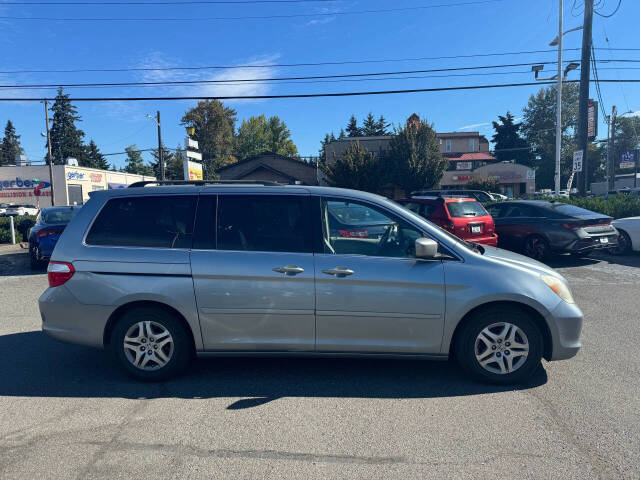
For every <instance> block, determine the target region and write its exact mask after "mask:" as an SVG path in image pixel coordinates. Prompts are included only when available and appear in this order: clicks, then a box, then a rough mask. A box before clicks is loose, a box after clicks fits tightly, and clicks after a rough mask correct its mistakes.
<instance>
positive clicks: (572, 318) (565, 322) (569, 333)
mask: <svg viewBox="0 0 640 480" xmlns="http://www.w3.org/2000/svg"><path fill="white" fill-rule="evenodd" d="M583 319H584V315H583V314H582V311H581V310H580V308H578V306H577V305H575V304H569V303H567V302H564V301H562V302H560V303H559V304H558V306H557V307H556V308H555V309H553V311H552V312H551V314H550V315H549V317H548V318H547V322H548V324H549V327H550V330H551V337H552V339H551V340H552V345H553V346H552V349H551V358H550V359H549V360H566V359H567V358H571V357H574V356H575V355H576V354H577V353H578V350H580V347H581V346H582V344H581V343H580V334H581V333H582V322H583Z"/></svg>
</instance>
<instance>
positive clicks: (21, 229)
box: [0, 215, 36, 243]
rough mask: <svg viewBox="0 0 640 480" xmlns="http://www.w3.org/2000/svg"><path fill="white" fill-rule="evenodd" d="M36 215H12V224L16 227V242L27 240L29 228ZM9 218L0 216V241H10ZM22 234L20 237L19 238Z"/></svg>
mask: <svg viewBox="0 0 640 480" xmlns="http://www.w3.org/2000/svg"><path fill="white" fill-rule="evenodd" d="M35 220H36V217H34V216H32V215H20V216H18V217H13V226H14V228H15V229H16V242H21V241H22V242H26V241H27V240H28V236H27V235H28V234H29V229H30V228H31V226H32V225H33V224H34V222H35ZM10 222H11V220H10V219H9V217H0V243H11V226H10ZM21 236H22V239H21V238H20V237H21Z"/></svg>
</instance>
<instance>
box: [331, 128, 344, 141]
mask: <svg viewBox="0 0 640 480" xmlns="http://www.w3.org/2000/svg"><path fill="white" fill-rule="evenodd" d="M331 135H332V136H333V132H331ZM344 137H346V135H345V134H344V128H341V129H340V134H339V135H338V140H343V139H344Z"/></svg>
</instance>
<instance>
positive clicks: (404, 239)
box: [39, 182, 582, 383]
mask: <svg viewBox="0 0 640 480" xmlns="http://www.w3.org/2000/svg"><path fill="white" fill-rule="evenodd" d="M48 276H49V284H50V288H48V289H47V290H46V291H45V292H44V293H43V294H42V296H41V297H40V300H39V302H40V312H41V314H42V328H43V330H44V331H45V332H46V333H48V334H49V335H51V336H52V337H55V338H57V339H60V340H64V341H68V342H73V343H78V344H82V345H90V346H94V347H99V348H106V349H107V350H109V351H110V352H111V353H112V354H113V356H114V357H115V358H116V359H117V360H118V362H119V363H120V365H122V367H124V369H125V370H126V371H127V372H128V373H129V374H131V375H133V376H134V377H136V378H139V379H144V380H160V379H166V378H168V377H171V376H173V375H175V374H177V373H179V372H180V371H182V370H184V369H185V368H186V367H187V365H188V364H189V361H190V360H191V359H192V357H193V356H194V355H197V356H223V355H239V354H241V355H274V354H275V355H298V356H300V355H332V356H336V355H345V356H349V355H357V356H363V355H368V356H371V357H385V356H392V357H402V358H430V359H442V360H445V359H447V358H449V357H453V358H455V359H457V361H458V362H459V363H460V365H461V366H462V367H463V368H464V369H465V370H466V371H467V372H469V373H470V374H472V375H473V376H475V377H477V378H480V379H483V380H487V381H491V382H497V383H514V382H520V381H522V380H524V379H526V378H527V377H529V376H531V375H532V374H533V373H534V372H535V371H536V369H537V368H538V367H539V365H540V360H541V358H542V357H544V358H546V359H547V360H561V359H566V358H570V357H573V356H574V355H575V354H576V353H577V351H578V350H579V348H580V331H581V327H582V312H581V311H580V309H579V308H578V307H577V306H576V305H575V304H574V301H573V298H572V297H571V293H570V291H569V288H568V287H567V282H566V281H565V279H564V278H563V277H562V276H561V275H559V274H558V273H556V272H555V271H554V270H552V269H551V268H549V267H547V266H545V265H543V264H541V263H538V262H535V261H532V260H530V259H528V258H525V257H523V256H520V255H517V254H514V253H511V252H507V251H504V250H500V249H496V248H492V247H486V246H485V247H481V246H479V245H475V244H472V243H466V242H463V241H461V240H459V239H458V238H456V237H454V236H453V235H451V234H449V233H447V232H445V231H443V230H441V229H440V228H438V227H436V226H435V225H433V224H431V223H429V222H428V221H426V220H424V219H423V218H421V217H419V216H417V215H415V214H413V213H412V212H411V211H409V210H406V209H404V208H403V207H401V206H400V205H397V204H396V203H394V202H391V201H389V200H387V199H385V198H383V197H379V196H376V195H372V194H368V193H364V192H357V191H352V190H342V189H336V188H327V187H304V186H294V185H290V186H285V185H261V184H253V185H249V184H242V185H237V184H233V185H227V184H216V183H204V182H200V183H196V184H190V185H179V186H176V185H173V186H140V187H136V188H127V189H119V190H109V191H98V192H93V193H92V196H91V199H90V200H89V202H88V203H87V204H85V205H84V206H83V207H82V210H80V213H79V214H78V215H77V216H76V217H75V219H74V220H73V221H72V222H71V223H70V224H69V226H68V227H67V228H66V229H65V231H64V233H63V234H62V236H61V238H60V240H59V241H58V244H57V246H56V248H55V251H54V252H53V255H52V257H51V262H50V264H49V268H48Z"/></svg>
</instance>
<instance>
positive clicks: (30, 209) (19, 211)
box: [4, 204, 40, 216]
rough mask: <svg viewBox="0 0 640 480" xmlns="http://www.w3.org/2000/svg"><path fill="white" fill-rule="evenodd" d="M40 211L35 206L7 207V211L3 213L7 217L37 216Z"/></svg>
mask: <svg viewBox="0 0 640 480" xmlns="http://www.w3.org/2000/svg"><path fill="white" fill-rule="evenodd" d="M39 211H40V209H39V208H38V207H36V206H35V205H27V204H20V205H9V206H8V207H7V210H6V211H5V213H4V214H5V215H7V216H16V215H34V216H35V215H38V212H39Z"/></svg>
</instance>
